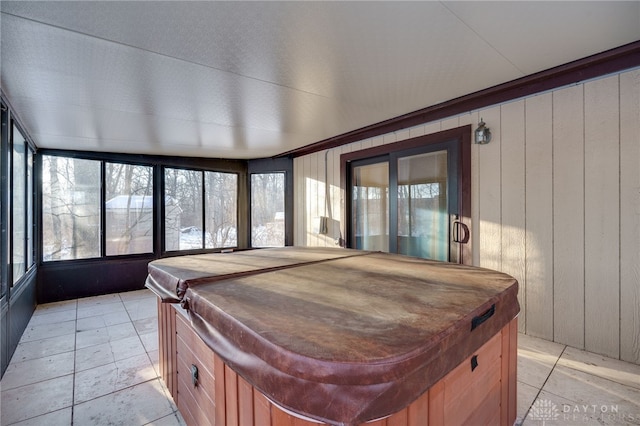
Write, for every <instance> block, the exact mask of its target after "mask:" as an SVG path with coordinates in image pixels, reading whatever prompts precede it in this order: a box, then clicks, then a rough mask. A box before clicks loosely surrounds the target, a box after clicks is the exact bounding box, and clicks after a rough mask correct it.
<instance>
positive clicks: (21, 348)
mask: <svg viewBox="0 0 640 426" xmlns="http://www.w3.org/2000/svg"><path fill="white" fill-rule="evenodd" d="M75 345H76V336H75V335H74V334H65V335H64V336H58V337H51V338H49V339H40V340H32V341H30V342H24V343H20V344H18V347H17V348H16V351H15V352H14V354H13V357H12V358H11V362H12V363H15V362H22V361H27V360H30V359H36V358H43V357H46V356H51V355H56V354H61V353H64V352H70V351H73V350H74V349H75Z"/></svg>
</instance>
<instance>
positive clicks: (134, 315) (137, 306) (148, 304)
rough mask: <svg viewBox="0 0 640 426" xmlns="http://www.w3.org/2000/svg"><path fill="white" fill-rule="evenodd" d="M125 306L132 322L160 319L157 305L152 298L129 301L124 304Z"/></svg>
mask: <svg viewBox="0 0 640 426" xmlns="http://www.w3.org/2000/svg"><path fill="white" fill-rule="evenodd" d="M124 306H125V308H126V309H127V312H128V313H129V317H130V318H131V320H132V321H137V320H140V319H144V318H157V317H158V306H157V303H156V301H154V300H153V299H150V298H144V299H134V300H128V301H126V302H124Z"/></svg>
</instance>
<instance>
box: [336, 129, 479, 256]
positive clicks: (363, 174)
mask: <svg viewBox="0 0 640 426" xmlns="http://www.w3.org/2000/svg"><path fill="white" fill-rule="evenodd" d="M351 155H353V154H351ZM460 158H461V156H460V147H459V141H458V140H451V141H445V142H436V143H430V144H428V145H424V146H413V147H411V148H406V149H400V150H397V151H390V152H388V153H386V154H383V155H379V154H378V155H376V156H373V157H370V158H366V157H365V158H359V159H355V160H351V161H350V162H349V163H348V164H349V166H348V169H347V172H348V180H347V182H349V188H348V190H349V199H348V200H349V205H348V209H349V213H348V214H349V215H350V221H349V224H348V228H349V230H348V232H349V234H348V238H349V240H348V246H349V247H352V248H357V249H361V250H378V251H384V252H390V253H399V254H404V255H408V256H413V257H421V258H425V259H432V260H439V261H446V262H459V261H461V258H462V256H461V244H465V243H466V242H467V241H466V240H468V238H466V237H465V236H468V235H469V233H468V229H467V228H466V226H465V225H464V224H462V223H461V221H460V220H459V215H460V200H461V199H462V195H461V193H460V189H461V184H460V182H459V180H460V176H461V175H460V174H459V173H458V171H459V170H460ZM462 227H464V229H462ZM462 237H465V238H464V239H465V241H462V239H463V238H462Z"/></svg>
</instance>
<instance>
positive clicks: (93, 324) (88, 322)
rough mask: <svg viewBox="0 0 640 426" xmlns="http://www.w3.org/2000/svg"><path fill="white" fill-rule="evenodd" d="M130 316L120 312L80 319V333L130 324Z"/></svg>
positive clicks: (78, 327)
mask: <svg viewBox="0 0 640 426" xmlns="http://www.w3.org/2000/svg"><path fill="white" fill-rule="evenodd" d="M130 321H131V319H130V318H129V315H127V314H125V313H123V312H122V311H118V312H115V313H111V314H103V315H95V316H91V317H85V318H79V319H78V321H77V323H78V324H77V329H78V331H87V330H95V329H96V328H102V327H108V326H110V325H117V324H123V323H126V322H130Z"/></svg>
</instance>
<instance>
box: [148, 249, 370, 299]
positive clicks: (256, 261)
mask: <svg viewBox="0 0 640 426" xmlns="http://www.w3.org/2000/svg"><path fill="white" fill-rule="evenodd" d="M365 253H367V252H365V251H360V250H351V249H331V248H323V247H273V248H265V249H257V250H244V251H233V252H231V253H209V254H199V255H191V256H175V257H168V258H165V259H159V260H155V261H153V262H151V263H150V264H149V268H148V270H149V275H148V276H147V281H146V287H147V288H149V289H151V290H152V291H153V292H154V293H156V295H157V296H158V297H160V298H161V299H162V301H163V302H167V303H179V302H180V301H182V298H183V296H184V294H185V292H186V291H187V289H188V288H189V287H190V286H194V285H198V284H199V283H211V282H213V281H215V280H219V279H229V278H231V277H238V276H243V275H250V274H255V273H261V272H265V271H270V270H276V269H281V268H287V267H292V266H296V265H301V264H306V263H314V262H321V261H325V260H328V259H334V258H340V257H349V256H359V255H362V254H365Z"/></svg>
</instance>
